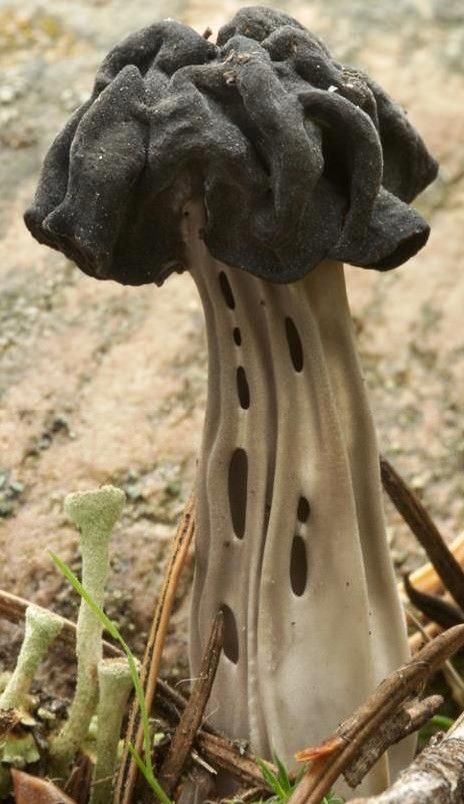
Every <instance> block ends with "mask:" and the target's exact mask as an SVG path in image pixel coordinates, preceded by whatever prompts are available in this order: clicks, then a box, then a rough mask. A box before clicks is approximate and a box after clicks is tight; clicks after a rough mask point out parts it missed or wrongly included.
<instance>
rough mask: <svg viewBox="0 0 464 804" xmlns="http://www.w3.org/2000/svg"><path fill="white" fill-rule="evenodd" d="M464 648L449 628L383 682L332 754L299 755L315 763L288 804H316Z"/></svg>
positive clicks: (462, 635) (462, 638) (458, 633)
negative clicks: (441, 668)
mask: <svg viewBox="0 0 464 804" xmlns="http://www.w3.org/2000/svg"><path fill="white" fill-rule="evenodd" d="M463 645H464V625H458V626H455V627H454V628H450V629H449V630H448V631H446V632H445V633H444V634H440V636H438V637H436V639H434V640H433V641H432V642H430V643H429V644H428V645H426V646H425V647H424V648H423V649H422V650H421V651H420V652H419V653H418V654H417V656H415V657H414V658H413V659H411V661H410V662H408V663H407V664H405V665H403V666H402V667H400V668H399V669H398V670H396V671H395V672H394V673H392V674H391V675H390V676H388V678H386V679H385V681H383V682H382V683H381V684H380V685H379V686H378V687H377V689H376V690H375V692H374V693H373V694H372V695H371V696H370V697H369V698H368V700H367V701H366V702H365V703H364V704H363V705H362V706H361V707H359V709H358V710H357V711H356V712H355V713H354V714H353V715H352V716H351V717H350V718H348V720H346V721H345V722H344V723H342V724H341V726H340V727H339V728H338V729H337V731H336V733H335V735H334V736H333V737H332V738H331V739H330V741H331V744H332V750H331V751H329V752H327V753H326V755H325V756H322V755H321V747H319V746H318V747H316V749H308V750H307V751H303V752H301V754H300V756H299V758H301V759H313V758H317V761H316V762H314V763H313V766H312V767H311V768H310V769H309V770H308V771H307V772H306V774H305V775H304V776H303V779H302V780H301V782H300V784H299V785H298V787H297V788H296V790H295V792H294V794H293V795H292V797H291V799H290V804H319V802H320V800H321V799H322V798H323V797H324V795H325V794H326V793H327V791H328V790H330V788H331V787H332V785H333V783H334V782H335V781H336V779H337V778H338V777H339V776H340V774H342V773H344V771H345V770H346V768H347V767H348V766H349V765H350V764H351V763H352V762H353V761H354V760H355V759H357V758H358V757H359V755H360V753H361V751H362V749H363V747H364V746H365V744H366V743H367V742H368V741H369V740H370V739H371V737H372V735H374V734H375V733H376V732H377V731H378V730H379V729H380V728H381V727H382V725H383V724H384V723H385V721H387V720H389V719H391V718H392V717H394V716H395V714H396V713H397V712H398V708H399V707H400V706H401V705H402V704H403V702H404V701H405V700H408V699H409V698H411V697H412V696H415V695H416V694H417V693H418V692H420V690H421V689H422V687H423V685H424V684H425V682H426V681H427V679H428V678H429V677H430V676H431V675H433V673H434V672H435V671H436V670H437V669H438V667H440V665H442V664H443V662H445V661H446V659H448V658H449V657H450V656H452V655H453V654H454V653H455V652H456V651H457V650H459V648H461V647H463Z"/></svg>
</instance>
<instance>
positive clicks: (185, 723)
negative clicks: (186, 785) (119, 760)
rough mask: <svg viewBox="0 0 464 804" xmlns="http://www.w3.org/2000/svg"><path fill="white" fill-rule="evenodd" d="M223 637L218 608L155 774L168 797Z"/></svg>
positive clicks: (197, 724)
mask: <svg viewBox="0 0 464 804" xmlns="http://www.w3.org/2000/svg"><path fill="white" fill-rule="evenodd" d="M223 639H224V618H223V615H222V612H221V611H219V612H218V614H217V615H216V619H215V620H214V623H213V627H212V629H211V634H210V637H209V640H208V644H207V646H206V650H205V653H204V656H203V660H202V663H201V667H200V673H199V676H198V678H197V680H196V681H195V684H194V687H193V690H192V694H191V696H190V698H189V700H188V703H187V706H186V707H185V709H184V711H183V713H182V717H181V719H180V721H179V725H178V726H177V729H176V731H175V732H174V735H173V738H172V740H171V745H170V747H169V751H168V753H167V756H166V759H165V760H164V762H163V765H162V767H161V770H160V773H159V781H160V784H161V786H162V787H163V789H164V790H165V792H166V793H167V795H168V796H171V795H172V793H173V791H174V790H175V788H176V786H177V783H178V781H179V779H180V776H181V774H182V770H183V768H184V765H185V763H186V761H187V759H188V757H189V754H190V751H191V748H192V745H193V741H194V739H195V735H196V733H197V731H198V729H199V727H200V725H201V721H202V720H203V715H204V712H205V709H206V705H207V703H208V700H209V696H210V694H211V688H212V686H213V682H214V678H215V676H216V670H217V666H218V662H219V657H220V655H221V650H222V642H223Z"/></svg>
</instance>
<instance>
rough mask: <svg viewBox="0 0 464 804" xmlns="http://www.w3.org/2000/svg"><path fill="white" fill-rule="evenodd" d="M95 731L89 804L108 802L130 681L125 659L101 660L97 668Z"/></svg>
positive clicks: (104, 803) (130, 677) (127, 664)
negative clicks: (97, 697) (96, 720)
mask: <svg viewBox="0 0 464 804" xmlns="http://www.w3.org/2000/svg"><path fill="white" fill-rule="evenodd" d="M98 683H99V691H100V693H99V699H98V708H97V715H98V732H97V761H96V764H95V769H94V774H93V782H92V793H91V796H90V804H106V803H107V802H108V801H110V799H111V790H112V787H113V775H114V771H115V768H116V764H117V759H118V744H119V739H120V735H121V724H122V719H123V717H124V712H125V708H126V704H127V701H128V698H129V694H130V692H131V689H132V686H133V682H132V676H131V672H130V668H129V663H128V661H127V659H102V660H101V662H100V663H99V665H98Z"/></svg>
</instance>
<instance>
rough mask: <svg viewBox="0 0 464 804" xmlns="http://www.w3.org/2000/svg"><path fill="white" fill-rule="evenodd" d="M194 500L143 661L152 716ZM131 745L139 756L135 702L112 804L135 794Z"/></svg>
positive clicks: (127, 800) (179, 536)
mask: <svg viewBox="0 0 464 804" xmlns="http://www.w3.org/2000/svg"><path fill="white" fill-rule="evenodd" d="M194 506H195V503H194V498H193V496H192V497H191V498H190V500H189V501H188V503H187V505H186V507H185V510H184V512H183V515H182V518H181V521H180V523H179V526H178V528H177V532H176V535H175V537H174V541H173V545H172V552H171V557H170V559H169V564H168V567H167V570H166V574H165V577H164V581H163V585H162V588H161V592H160V596H159V599H158V603H157V606H156V611H155V616H154V618H153V622H152V626H151V630H150V635H149V637H148V642H147V645H146V648H145V655H144V658H143V664H142V670H141V674H140V675H141V681H142V684H143V687H144V692H145V705H146V707H147V711H148V712H150V711H151V708H152V705H153V699H154V697H155V689H156V685H157V683H158V674H159V667H160V662H161V654H162V651H163V646H164V640H165V637H166V633H167V629H168V625H169V618H170V616H171V611H172V607H173V604H174V599H175V595H176V591H177V585H178V582H179V577H180V574H181V572H182V570H183V568H184V565H185V561H186V558H187V554H188V550H189V547H190V545H191V543H192V539H193V535H194V532H195V517H194ZM129 744H132V745H133V746H134V747H135V749H136V751H137V752H138V753H139V754H140V753H141V751H142V745H143V728H142V725H141V722H140V711H139V706H138V703H137V701H136V700H135V699H134V701H133V704H132V708H131V713H130V716H129V723H128V727H127V731H126V734H125V748H124V752H123V756H122V760H121V764H120V766H119V772H118V777H117V781H116V785H115V790H114V796H113V804H130V802H131V801H132V795H133V792H134V787H135V782H136V779H137V775H138V768H137V765H136V763H135V761H134V759H133V755H132V754H131V753H130V752H129Z"/></svg>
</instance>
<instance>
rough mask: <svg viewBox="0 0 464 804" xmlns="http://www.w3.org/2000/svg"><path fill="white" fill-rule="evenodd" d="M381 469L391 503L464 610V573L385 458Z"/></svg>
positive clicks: (429, 519)
mask: <svg viewBox="0 0 464 804" xmlns="http://www.w3.org/2000/svg"><path fill="white" fill-rule="evenodd" d="M380 470H381V475H382V483H383V487H384V489H385V491H386V492H387V494H388V496H389V497H390V499H391V501H392V503H393V504H394V506H395V508H396V509H397V511H398V512H399V513H400V514H401V516H402V517H403V519H404V521H405V522H406V523H407V524H408V525H409V527H410V528H411V530H412V532H413V533H414V535H415V536H416V538H417V540H418V541H419V543H420V544H421V545H422V547H423V548H424V550H425V551H426V553H427V555H428V557H429V558H430V561H431V562H432V564H433V566H434V567H435V569H436V571H437V574H438V575H439V576H440V578H441V579H442V581H443V584H444V585H445V588H446V589H447V590H448V591H449V592H450V594H451V595H452V596H453V598H454V600H455V601H456V603H457V604H458V606H459V607H460V608H461V609H463V610H464V571H463V570H462V568H461V566H460V564H459V562H458V561H457V560H456V558H455V557H454V555H453V553H452V552H451V550H450V549H449V547H448V546H447V545H446V543H445V541H444V539H443V537H442V535H441V533H440V531H439V530H438V528H437V526H436V525H435V523H434V522H433V520H432V519H431V517H430V516H429V514H428V512H427V511H426V509H425V508H424V506H423V505H422V503H421V502H420V500H418V498H417V497H416V495H415V494H414V492H413V491H412V490H411V489H410V488H409V487H408V485H407V484H406V483H405V481H404V480H403V478H402V477H400V475H399V474H398V473H397V472H396V470H395V469H394V468H393V466H392V465H391V464H390V463H389V462H388V461H387V459H386V458H384V457H381V459H380Z"/></svg>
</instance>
